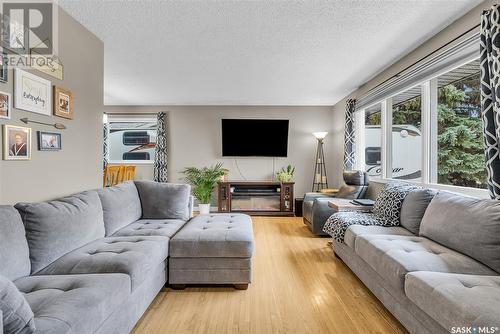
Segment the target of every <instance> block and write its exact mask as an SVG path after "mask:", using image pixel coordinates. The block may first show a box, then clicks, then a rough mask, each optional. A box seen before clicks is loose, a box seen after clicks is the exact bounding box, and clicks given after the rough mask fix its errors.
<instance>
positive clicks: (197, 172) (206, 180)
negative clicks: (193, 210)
mask: <svg viewBox="0 0 500 334" xmlns="http://www.w3.org/2000/svg"><path fill="white" fill-rule="evenodd" d="M224 172H225V169H224V168H222V163H221V162H218V163H217V164H216V165H215V166H212V167H203V168H196V167H187V168H185V169H184V170H183V171H182V173H183V174H184V180H186V182H187V183H189V184H190V185H191V187H192V192H193V196H194V197H196V199H197V200H198V201H199V202H200V203H199V205H198V207H199V210H200V214H208V213H210V200H211V199H212V191H213V189H214V187H215V184H216V183H217V181H218V180H219V178H220V177H221V176H223V175H224Z"/></svg>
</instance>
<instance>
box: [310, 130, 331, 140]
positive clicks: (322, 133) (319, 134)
mask: <svg viewBox="0 0 500 334" xmlns="http://www.w3.org/2000/svg"><path fill="white" fill-rule="evenodd" d="M327 134H328V132H326V131H319V132H313V136H314V137H316V139H318V140H320V139H325V137H326V135H327Z"/></svg>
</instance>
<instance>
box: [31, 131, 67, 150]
mask: <svg viewBox="0 0 500 334" xmlns="http://www.w3.org/2000/svg"><path fill="white" fill-rule="evenodd" d="M37 134H38V150H39V151H59V150H61V148H62V143H61V134H60V133H55V132H45V131H37Z"/></svg>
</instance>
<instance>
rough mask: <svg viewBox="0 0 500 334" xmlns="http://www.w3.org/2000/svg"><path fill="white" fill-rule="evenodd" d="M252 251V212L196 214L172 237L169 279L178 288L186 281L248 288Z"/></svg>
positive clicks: (187, 282)
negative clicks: (249, 213)
mask: <svg viewBox="0 0 500 334" xmlns="http://www.w3.org/2000/svg"><path fill="white" fill-rule="evenodd" d="M252 252H253V230H252V220H251V218H250V216H248V215H244V214H210V215H199V216H196V217H194V218H193V219H191V220H190V221H189V222H188V223H187V224H186V225H185V226H184V227H183V228H182V229H181V230H180V231H179V232H178V233H177V234H176V235H175V236H174V237H173V238H172V239H171V240H170V258H169V266H168V267H169V283H170V285H171V286H172V287H173V288H177V289H179V288H180V289H182V288H184V287H185V285H186V284H233V285H234V287H235V288H236V289H247V288H248V283H250V282H251V277H252Z"/></svg>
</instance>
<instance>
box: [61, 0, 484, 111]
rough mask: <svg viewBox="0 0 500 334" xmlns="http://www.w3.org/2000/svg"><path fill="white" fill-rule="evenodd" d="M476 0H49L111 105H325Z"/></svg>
mask: <svg viewBox="0 0 500 334" xmlns="http://www.w3.org/2000/svg"><path fill="white" fill-rule="evenodd" d="M480 2H481V0H418V1H417V0H414V1H408V0H399V1H398V0H364V1H363V0H358V1H348V0H342V1H341V0H337V1H158V0H157V1H138V0H136V1H109V0H107V1H104V0H59V4H60V5H61V6H62V7H63V8H64V9H65V10H66V11H67V12H69V13H70V14H71V15H72V16H73V17H75V18H76V19H77V20H78V21H80V22H81V23H82V24H83V25H84V26H86V27H87V28H88V29H89V30H91V31H92V32H94V33H95V34H96V35H97V36H98V37H99V38H101V39H102V40H103V41H104V44H105V75H104V85H105V101H104V102H105V104H118V105H333V104H335V103H336V102H337V101H338V100H340V99H341V98H343V97H345V96H346V95H347V94H349V93H350V92H352V91H353V90H355V89H356V88H357V87H358V86H360V85H361V84H363V83H364V82H365V81H367V80H368V79H369V78H371V77H373V76H374V75H375V74H376V73H378V72H380V70H381V69H383V68H384V67H386V66H388V65H389V64H391V63H393V62H394V61H395V60H397V59H399V58H400V57H401V56H403V55H404V54H406V53H408V52H409V51H411V50H412V49H414V48H415V47H416V46H418V45H419V44H420V43H422V42H423V41H425V40H426V39H428V38H429V37H431V36H432V35H434V34H435V33H437V32H438V31H439V30H441V29H442V28H444V27H445V26H447V25H448V24H450V23H451V22H453V21H454V20H455V19H457V18H458V17H460V16H461V15H463V14H464V13H466V12H467V11H468V10H469V9H471V8H472V7H474V6H475V5H477V4H479V3H480ZM63 60H64V59H63Z"/></svg>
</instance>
